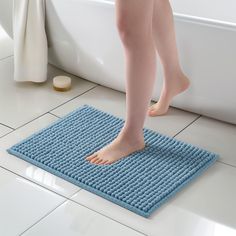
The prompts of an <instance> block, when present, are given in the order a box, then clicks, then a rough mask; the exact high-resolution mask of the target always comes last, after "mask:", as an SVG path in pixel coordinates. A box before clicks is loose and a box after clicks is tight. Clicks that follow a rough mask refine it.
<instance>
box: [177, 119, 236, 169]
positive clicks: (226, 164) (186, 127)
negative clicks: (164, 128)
mask: <svg viewBox="0 0 236 236" xmlns="http://www.w3.org/2000/svg"><path fill="white" fill-rule="evenodd" d="M200 117H202V115H199V116H198V117H197V118H195V119H194V120H193V121H192V122H191V123H189V124H188V125H187V126H186V127H184V128H183V129H182V130H180V131H179V132H178V133H176V134H175V135H174V136H173V138H175V137H176V136H177V135H179V134H180V133H181V132H182V131H184V130H185V129H186V128H188V127H189V126H190V125H192V124H193V123H194V122H195V121H197V120H198V119H199V118H200ZM216 161H217V162H219V163H221V164H224V165H227V166H231V167H233V168H236V166H235V165H232V164H228V163H226V162H223V161H220V160H216Z"/></svg>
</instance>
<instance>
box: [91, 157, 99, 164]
mask: <svg viewBox="0 0 236 236" xmlns="http://www.w3.org/2000/svg"><path fill="white" fill-rule="evenodd" d="M98 159H99V157H94V158H93V159H91V160H90V162H91V163H95V162H96V161H97V160H98Z"/></svg>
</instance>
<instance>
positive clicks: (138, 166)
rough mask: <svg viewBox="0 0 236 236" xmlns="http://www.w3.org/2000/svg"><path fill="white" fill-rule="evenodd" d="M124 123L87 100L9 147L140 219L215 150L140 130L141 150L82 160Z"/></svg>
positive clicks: (211, 159)
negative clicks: (100, 161)
mask: <svg viewBox="0 0 236 236" xmlns="http://www.w3.org/2000/svg"><path fill="white" fill-rule="evenodd" d="M123 123H124V120H123V119H121V118H118V117H116V116H113V115H111V114H109V113H106V112H104V111H101V110H99V109H97V108H95V107H93V106H90V105H87V104H85V105H83V106H81V107H79V108H77V109H76V110H74V111H72V112H70V113H69V114H67V115H66V116H64V117H62V118H60V119H58V120H56V121H54V122H53V123H51V124H50V125H48V126H47V127H45V128H44V129H41V130H39V131H38V132H36V133H34V134H32V135H30V136H29V137H27V138H26V139H24V140H22V141H21V142H18V143H16V144H15V145H13V146H12V147H10V148H9V149H7V151H8V152H9V153H11V154H13V155H16V156H17V157H19V158H21V159H23V160H26V161H27V162H30V163H32V164H34V165H36V166H38V167H40V168H42V169H45V170H47V171H48V172H51V173H52V174H54V175H57V176H59V177H61V178H63V179H65V180H67V181H69V182H71V183H73V184H75V185H78V186H79V187H81V188H84V189H86V190H88V191H90V192H93V193H95V194H97V195H99V196H101V197H103V198H105V199H108V200H110V201H112V202H114V203H116V204H118V205H120V206H122V207H125V208H127V209H129V210H131V211H133V212H135V213H137V214H139V215H141V216H144V217H149V216H150V215H151V213H152V212H153V211H154V210H155V209H157V208H158V207H160V206H161V205H162V204H163V203H164V202H166V201H167V200H168V199H169V198H170V197H172V196H173V195H174V194H175V193H176V192H178V191H179V190H180V189H181V188H182V187H184V186H185V185H186V184H188V183H189V182H190V181H191V180H193V179H194V178H196V177H197V176H198V175H199V174H201V173H202V172H203V171H204V170H205V169H206V168H208V167H209V166H210V165H212V164H213V163H214V162H215V161H216V159H217V158H218V154H215V153H212V152H209V151H207V150H203V149H200V148H199V147H196V146H193V145H191V144H188V143H185V142H182V141H178V140H176V139H174V138H171V137H168V136H165V135H162V134H159V133H157V132H155V131H152V130H150V129H147V128H143V131H144V138H145V143H146V147H145V148H144V149H142V150H140V151H136V152H134V153H132V154H130V155H129V156H128V157H126V158H123V159H120V160H119V161H117V162H115V163H113V164H110V165H95V164H92V163H90V162H88V161H87V160H85V158H86V157H87V156H88V155H90V154H92V153H94V152H95V151H97V150H99V149H100V148H102V147H104V146H105V145H106V144H108V143H110V142H111V141H112V140H113V139H114V138H115V137H116V136H117V135H118V133H119V131H120V130H121V128H122V127H123Z"/></svg>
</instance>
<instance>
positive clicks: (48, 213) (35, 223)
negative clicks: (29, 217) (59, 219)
mask: <svg viewBox="0 0 236 236" xmlns="http://www.w3.org/2000/svg"><path fill="white" fill-rule="evenodd" d="M66 201H68V200H67V199H65V200H64V201H63V202H61V203H60V204H58V205H57V206H56V207H54V208H53V209H52V210H50V211H49V212H47V213H46V214H45V215H44V216H42V217H41V218H40V219H38V220H37V221H36V222H34V223H33V224H32V225H31V226H29V227H28V228H27V229H25V230H24V231H23V232H22V233H20V234H19V236H21V235H23V234H24V233H26V232H27V231H28V230H29V229H31V228H33V227H34V226H35V225H37V224H38V223H39V222H40V221H42V220H43V219H44V218H46V217H47V216H48V215H50V214H51V213H52V212H53V211H55V210H56V209H57V208H58V207H60V206H61V205H63V204H64V203H65V202H66Z"/></svg>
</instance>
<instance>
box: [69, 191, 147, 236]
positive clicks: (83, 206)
mask: <svg viewBox="0 0 236 236" xmlns="http://www.w3.org/2000/svg"><path fill="white" fill-rule="evenodd" d="M82 190H84V189H82ZM85 191H86V190H85ZM68 200H70V201H72V202H74V203H76V204H78V205H80V206H83V207H85V208H87V209H89V210H91V211H94V212H96V213H98V214H99V215H102V216H104V217H106V218H108V219H110V220H113V221H115V222H116V223H119V224H121V225H123V226H125V227H127V228H129V229H132V230H134V231H136V232H138V233H140V234H142V235H145V236H148V235H147V234H145V233H143V232H141V231H139V230H137V229H135V228H132V227H131V226H129V225H126V224H124V223H121V222H120V221H118V220H116V219H114V218H112V217H110V216H108V215H106V214H104V213H101V212H99V211H97V210H94V209H93V208H90V207H88V206H86V205H84V204H82V203H79V202H76V201H75V200H73V199H71V198H70V199H68ZM107 201H108V200H107Z"/></svg>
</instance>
